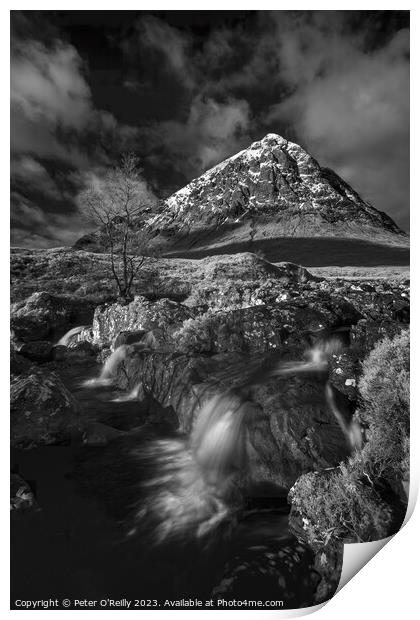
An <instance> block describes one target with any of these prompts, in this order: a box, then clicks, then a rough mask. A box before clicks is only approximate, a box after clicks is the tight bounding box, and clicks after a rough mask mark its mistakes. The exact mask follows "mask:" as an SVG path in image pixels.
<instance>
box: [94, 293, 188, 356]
mask: <svg viewBox="0 0 420 620" xmlns="http://www.w3.org/2000/svg"><path fill="white" fill-rule="evenodd" d="M193 315H194V313H193V311H192V310H191V309H189V308H187V307H186V306H183V305H182V304H179V303H177V302H175V301H171V300H169V299H160V300H159V301H157V302H151V301H149V300H148V299H146V298H145V297H135V299H134V301H132V302H131V303H129V304H127V305H122V304H120V303H115V304H111V305H107V306H104V307H99V308H97V309H96V310H95V315H94V319H93V341H94V343H95V344H102V345H104V344H111V343H112V341H113V340H114V339H115V338H116V337H117V336H118V334H119V333H120V332H123V331H133V332H134V331H140V330H143V331H151V330H163V331H164V332H165V333H167V334H168V335H170V334H171V333H172V332H173V331H174V330H175V329H176V328H177V327H179V326H180V325H181V324H182V323H183V321H185V320H186V319H188V318H190V317H192V316H193Z"/></svg>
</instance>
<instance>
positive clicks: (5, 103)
mask: <svg viewBox="0 0 420 620" xmlns="http://www.w3.org/2000/svg"><path fill="white" fill-rule="evenodd" d="M8 4H9V6H8V7H7V8H2V9H1V18H2V19H1V22H0V28H1V35H2V36H1V43H2V47H3V50H2V51H3V53H2V55H1V57H0V58H1V63H2V67H1V68H2V71H1V73H0V75H2V76H3V80H4V82H6V76H7V78H8V77H9V71H10V69H9V10H21V9H27V10H86V9H87V8H88V10H147V9H149V10H150V9H152V10H157V9H160V10H256V9H258V10H306V9H312V10H337V8H339V9H340V10H411V41H412V64H411V75H412V79H411V109H412V111H413V112H412V115H411V136H412V138H411V139H412V149H411V196H412V197H413V208H412V211H411V237H412V239H413V241H414V242H413V243H412V250H411V251H412V265H414V268H412V274H411V275H412V280H413V282H414V285H413V294H412V305H413V308H414V310H413V316H414V317H417V316H420V314H419V313H418V312H417V310H419V304H418V290H419V287H418V281H417V278H418V276H417V275H416V265H418V264H419V263H418V261H417V258H418V249H417V243H418V240H417V239H418V237H417V235H418V230H419V229H418V212H417V211H418V209H420V204H417V203H418V193H419V191H418V187H417V185H418V176H419V172H418V170H419V163H420V162H419V156H418V150H419V146H418V145H419V142H420V141H419V131H418V129H419V125H418V121H417V117H418V115H419V114H420V112H419V110H420V106H419V97H418V88H419V85H418V78H417V76H418V75H419V73H420V71H419V69H420V67H419V63H418V39H419V35H420V30H419V19H418V10H417V9H415V4H414V2H398V3H397V2H369V3H366V2H352V3H348V4H347V3H340V6H339V7H338V6H337V2H320V3H317V4H314V3H311V2H299V1H295V2H291V3H280V2H272V1H271V2H262V3H261V2H260V3H258V6H256V5H257V3H255V2H249V0H248V1H247V0H243V1H242V2H239V1H235V2H232V1H230V2H227V1H223V2H221V1H220V0H213V1H212V2H208V3H204V2H200V4H199V7H197V5H196V4H195V3H193V2H191V1H189V2H185V1H184V2H174V1H168V0H166V1H165V2H142V3H138V2H122V1H120V2H118V4H116V3H115V2H108V1H105V0H102V1H101V2H99V1H95V2H90V3H88V7H87V3H86V2H80V1H78V0H73V1H72V2H71V3H70V2H68V3H67V2H65V3H57V2H38V3H36V6H32V4H33V3H28V2H27V3H23V6H22V5H20V6H17V5H16V4H15V3H13V2H12V3H8ZM7 86H8V83H7ZM7 86H6V88H5V89H4V90H5V91H6V93H7ZM1 106H2V112H3V114H2V118H3V132H2V147H3V149H2V150H3V153H2V156H3V162H2V164H3V165H2V166H1V168H0V170H1V175H2V188H3V200H2V202H3V204H2V208H1V211H0V213H1V217H2V219H4V221H2V226H1V228H0V230H1V235H2V237H1V244H0V248H1V252H2V256H1V259H2V260H1V261H0V269H1V275H2V280H1V285H2V287H1V291H2V293H3V295H2V297H3V304H1V307H0V308H1V310H0V311H1V318H2V322H1V325H2V327H3V328H4V340H3V342H4V343H5V348H6V351H8V344H7V343H8V340H9V334H8V320H9V309H8V303H7V299H6V298H7V296H8V290H9V289H8V284H7V283H8V281H9V253H8V250H9V240H8V237H9V209H8V197H7V189H6V188H8V187H9V178H10V170H9V168H10V166H9V144H10V140H9V114H10V112H9V99H8V97H7V95H6V94H3V97H2V98H1ZM411 346H412V377H414V380H413V381H412V433H411V469H412V479H411V489H410V495H413V492H414V494H416V493H417V489H418V481H419V456H418V446H419V423H418V420H417V417H418V410H419V407H418V404H419V402H420V401H419V392H418V387H417V386H418V385H419V383H420V382H419V381H416V380H415V379H417V373H416V371H417V369H418V367H419V366H418V364H419V360H418V351H419V350H420V348H419V334H418V329H417V326H416V324H415V321H414V322H413V328H412V336H411ZM1 371H2V372H1V374H0V376H1V378H2V382H4V385H2V388H3V389H2V392H1V393H2V395H3V399H4V400H3V401H2V405H3V416H4V420H5V419H7V417H8V400H7V398H8V397H7V395H8V391H9V382H8V358H7V354H6V355H3V356H2V358H1ZM2 438H3V441H8V432H7V431H6V430H4V431H3V434H2ZM2 455H3V458H4V459H5V460H6V462H5V463H3V467H2V471H3V472H4V473H6V472H8V469H9V463H8V460H7V459H8V457H7V450H5V449H4V448H3V450H2ZM5 478H6V479H5V480H2V482H3V484H4V485H5V488H4V489H3V493H2V497H3V498H4V499H5V502H4V505H3V511H2V518H3V519H6V521H5V522H3V528H2V532H3V534H4V535H6V536H7V535H8V531H9V530H8V528H9V525H8V523H9V511H8V508H7V505H6V500H7V497H8V477H5ZM419 514H420V511H419V509H418V508H417V510H415V512H414V514H413V516H412V517H411V518H410V519H409V521H408V523H407V524H406V525H405V527H404V528H403V529H402V530H401V531H400V532H399V533H398V534H397V535H396V536H395V537H394V538H393V539H392V540H391V541H390V542H389V544H387V545H386V548H385V549H384V550H383V551H381V553H380V554H379V555H378V556H376V557H374V558H373V559H372V560H371V561H370V562H369V563H368V564H367V565H366V566H365V567H364V568H363V569H362V570H361V572H360V573H358V574H357V575H356V576H355V577H354V578H353V579H351V583H350V584H349V585H347V586H346V587H344V588H343V589H342V590H341V591H340V592H339V593H338V594H337V595H336V596H334V597H333V599H332V600H331V601H330V602H329V603H327V604H326V605H325V606H324V607H323V608H322V609H321V611H318V615H317V617H319V618H320V619H322V620H328V619H331V620H337V618H340V620H347V619H350V618H351V619H352V620H354V617H355V616H362V617H369V616H373V615H375V616H376V617H380V618H381V620H386V619H387V618H395V616H396V615H397V614H398V616H399V617H400V618H401V619H405V618H407V619H408V618H412V617H415V616H417V613H418V603H417V589H418V583H417V581H418V579H417V575H418V563H419V558H418V550H416V545H415V543H416V542H417V541H418V532H419V529H420V516H419ZM8 547H9V543H8V538H6V540H5V541H4V543H3V549H5V548H7V549H8ZM417 547H418V545H417ZM8 555H9V554H8V553H7V554H6V553H4V554H3V562H4V564H3V568H4V572H3V573H2V574H3V575H4V577H5V578H4V579H3V580H2V585H3V591H2V594H3V596H2V599H1V607H2V608H3V610H4V611H6V613H11V614H14V613H21V612H10V611H9V610H8V606H9V584H8V573H9V569H8V564H9V557H8ZM311 609H312V611H315V608H311ZM32 613H34V614H40V613H43V612H42V611H35V612H32ZM49 613H50V614H53V615H52V618H54V617H55V614H61V613H63V612H54V611H50V612H49ZM67 613H70V614H74V613H75V612H72V611H70V612H67ZM77 613H78V617H81V616H80V614H85V613H87V614H88V617H89V618H91V617H92V614H98V613H101V612H100V611H97V612H95V611H93V612H83V611H82V612H77ZM107 613H108V614H109V613H113V614H122V613H123V612H118V611H115V612H109V611H108V612H107ZM162 613H164V612H161V611H157V612H142V614H141V615H142V617H143V616H145V615H146V614H153V617H154V618H159V617H161V614H162ZM185 613H186V610H182V611H173V612H172V614H173V615H174V618H175V617H181V615H182V617H184V616H185ZM211 613H213V614H215V613H217V615H218V617H220V618H221V617H222V616H226V617H228V618H233V615H234V614H236V615H238V614H241V615H242V614H243V613H246V614H248V617H255V618H260V617H261V612H254V611H245V612H240V611H228V612H224V611H220V612H211V611H209V612H207V611H203V612H200V611H192V612H190V613H189V614H188V617H190V618H195V617H197V616H198V615H200V616H202V615H203V614H205V617H208V616H209V614H211ZM264 613H267V614H271V615H272V616H273V615H274V614H275V615H276V616H277V617H278V616H280V617H282V618H286V617H297V616H298V615H303V613H305V612H304V610H296V613H293V612H287V611H267V612H264ZM203 617H204V616H203Z"/></svg>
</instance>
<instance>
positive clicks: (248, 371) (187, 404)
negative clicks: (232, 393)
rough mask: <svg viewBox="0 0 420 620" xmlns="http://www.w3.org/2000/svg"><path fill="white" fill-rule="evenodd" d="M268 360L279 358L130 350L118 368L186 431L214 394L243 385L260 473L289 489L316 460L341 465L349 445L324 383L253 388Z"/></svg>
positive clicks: (310, 380)
mask: <svg viewBox="0 0 420 620" xmlns="http://www.w3.org/2000/svg"><path fill="white" fill-rule="evenodd" d="M264 363H266V364H268V366H269V365H270V364H272V361H271V360H270V359H269V360H268V362H267V360H265V361H264V358H257V359H254V360H251V359H250V358H249V357H248V356H244V355H239V354H236V355H234V354H232V353H227V354H219V355H215V356H212V357H195V356H188V355H182V354H179V353H173V354H164V353H146V352H139V351H136V350H135V349H130V350H129V351H127V355H125V356H124V357H123V358H121V362H120V364H119V365H117V367H116V368H115V369H114V371H115V380H116V382H117V384H118V385H119V386H120V387H122V388H123V389H126V390H132V389H134V388H136V386H139V385H140V384H141V385H142V390H143V392H144V393H145V394H146V395H148V396H150V397H152V398H153V399H154V400H156V401H157V402H158V403H159V405H160V406H161V407H163V408H169V407H172V409H173V411H174V413H175V414H176V416H177V418H178V420H179V430H181V431H182V432H185V433H189V432H190V431H191V429H192V428H193V426H194V423H195V420H196V418H197V415H198V413H199V411H200V410H201V408H202V407H203V406H204V405H205V404H206V403H207V402H208V401H209V400H210V399H211V398H212V397H213V396H215V395H222V394H224V393H227V391H228V390H229V389H234V390H239V392H238V393H239V394H240V399H241V400H242V402H243V406H244V407H246V415H245V426H246V429H247V435H248V456H249V458H250V460H251V462H252V468H251V469H252V471H253V472H254V474H253V475H255V476H256V478H257V479H259V480H271V481H275V482H276V483H278V484H280V485H281V486H284V487H285V488H290V486H291V485H292V484H293V483H294V481H295V480H296V478H297V477H298V476H300V475H301V474H302V473H304V472H307V471H310V470H311V469H313V467H314V466H317V467H328V466H331V465H337V464H338V463H339V462H340V461H341V460H342V459H343V458H345V457H346V456H347V455H348V454H349V449H348V446H347V444H346V439H345V437H344V435H343V433H342V432H341V430H340V428H339V427H338V424H337V422H336V420H335V418H334V415H333V413H332V412H331V411H330V410H329V408H328V406H327V403H326V400H325V384H324V382H323V381H322V380H320V378H319V377H316V376H313V375H312V376H311V375H309V376H308V375H306V376H302V377H289V378H288V379H286V378H282V379H271V380H269V381H267V383H262V384H258V383H257V384H255V385H254V386H253V385H252V383H253V381H255V376H258V373H260V372H261V367H262V365H263V364H264ZM263 375H264V373H262V376H263ZM325 379H326V377H325V378H324V380H325ZM343 398H344V397H343Z"/></svg>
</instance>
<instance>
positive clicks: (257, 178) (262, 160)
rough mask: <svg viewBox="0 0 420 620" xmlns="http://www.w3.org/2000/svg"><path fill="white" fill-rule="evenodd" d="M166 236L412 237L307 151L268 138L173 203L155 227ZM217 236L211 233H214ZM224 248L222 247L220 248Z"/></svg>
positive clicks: (206, 175) (207, 174)
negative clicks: (406, 235) (407, 235)
mask: <svg viewBox="0 0 420 620" xmlns="http://www.w3.org/2000/svg"><path fill="white" fill-rule="evenodd" d="M150 223H151V225H153V227H155V228H157V229H158V230H159V231H160V232H161V233H163V234H164V236H165V237H168V236H170V237H172V238H173V237H175V239H176V238H179V237H184V238H185V239H186V238H187V237H191V235H193V237H191V238H194V239H195V241H194V243H201V241H200V238H201V237H202V238H203V239H204V238H208V237H209V235H211V236H212V237H215V238H216V237H219V238H220V243H226V242H227V241H229V240H232V239H234V240H235V243H236V241H237V240H238V239H240V240H243V241H244V240H245V239H248V241H249V239H251V240H252V241H254V240H257V239H258V238H264V239H267V238H272V239H273V238H284V237H350V238H359V239H372V238H376V239H377V240H379V239H382V240H383V239H386V240H387V241H390V242H391V243H398V242H401V243H404V237H405V234H404V233H403V232H402V231H401V230H400V229H399V228H398V226H397V225H396V224H395V223H394V222H393V221H392V220H391V218H390V217H388V216H387V215H386V214H385V213H382V212H380V211H377V210H376V209H375V208H373V207H372V206H371V205H370V204H369V203H367V202H365V201H364V200H363V199H362V198H361V197H360V196H359V195H358V194H357V192H355V191H354V190H353V189H352V187H350V185H348V184H347V183H346V182H345V181H343V179H341V178H340V177H339V176H338V175H337V174H336V173H335V172H333V171H332V170H330V169H328V168H323V167H321V166H320V164H319V163H318V162H317V161H316V159H314V158H313V157H312V155H310V154H309V153H308V152H307V151H305V149H304V148H302V147H301V146H299V145H298V144H295V143H294V142H290V141H289V140H287V139H286V138H284V137H282V136H280V135H278V134H275V133H268V134H267V135H266V136H264V137H263V138H262V139H261V140H258V141H256V142H253V143H252V144H251V145H250V146H249V147H248V148H246V149H244V150H242V151H240V152H239V153H236V154H235V155H233V156H232V157H229V158H228V159H226V160H224V161H222V162H220V163H219V164H217V165H216V166H214V167H213V168H211V169H209V170H207V171H206V172H205V173H204V174H203V175H202V176H200V177H198V178H197V179H194V180H193V181H191V182H190V183H189V184H188V185H186V186H185V187H184V188H182V189H180V190H179V191H178V192H176V193H175V194H173V195H172V196H170V197H169V198H168V199H167V200H166V204H165V210H164V212H163V213H161V214H160V215H159V216H157V217H156V218H154V219H153V221H151V222H150ZM210 231H211V232H210ZM218 242H219V241H218Z"/></svg>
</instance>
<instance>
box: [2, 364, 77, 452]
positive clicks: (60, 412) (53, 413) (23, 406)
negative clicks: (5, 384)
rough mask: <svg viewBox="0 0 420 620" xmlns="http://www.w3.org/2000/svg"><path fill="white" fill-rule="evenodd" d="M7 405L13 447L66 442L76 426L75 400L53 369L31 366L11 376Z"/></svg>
mask: <svg viewBox="0 0 420 620" xmlns="http://www.w3.org/2000/svg"><path fill="white" fill-rule="evenodd" d="M10 408H11V423H10V436H11V444H12V446H13V447H17V448H31V447H36V446H40V445H49V444H62V443H69V442H70V440H71V438H72V437H73V435H74V434H75V433H76V432H77V431H78V428H79V416H78V406H77V403H76V401H75V399H74V398H73V396H72V395H71V393H70V392H69V391H68V390H67V389H66V388H65V386H64V385H63V383H62V382H61V381H60V379H59V378H58V376H57V375H56V374H55V373H47V372H41V371H40V370H36V369H34V368H33V369H29V370H28V371H27V372H25V373H22V374H20V375H18V376H15V377H14V378H13V379H12V382H11V388H10Z"/></svg>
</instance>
